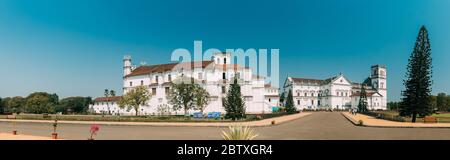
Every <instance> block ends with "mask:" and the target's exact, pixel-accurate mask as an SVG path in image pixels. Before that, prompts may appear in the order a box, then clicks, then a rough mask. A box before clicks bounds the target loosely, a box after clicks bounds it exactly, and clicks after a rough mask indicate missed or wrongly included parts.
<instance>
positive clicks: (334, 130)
mask: <svg viewBox="0 0 450 160" xmlns="http://www.w3.org/2000/svg"><path fill="white" fill-rule="evenodd" d="M17 128H18V131H19V133H22V134H30V135H38V136H50V133H51V131H52V126H51V124H40V123H19V124H18V125H17ZM222 129H225V128H219V127H150V126H105V125H103V126H101V129H100V132H99V134H98V136H97V139H169V140H173V139H221V137H220V133H221V130H222ZM10 130H11V124H10V123H6V122H1V123H0V132H9V131H10ZM255 130H256V132H257V133H258V134H259V136H258V139H283V140H284V139H319V140H326V139H332V140H341V139H344V140H353V139H401V140H405V139H450V129H439V128H371V127H358V126H354V125H353V124H351V123H350V122H349V121H347V119H345V118H344V117H343V116H342V115H340V113H337V112H333V113H330V112H320V113H313V114H312V115H309V116H306V117H303V118H300V119H297V120H294V121H291V122H287V123H284V124H281V125H277V126H271V127H257V128H255ZM58 133H59V134H60V136H61V137H62V138H65V139H86V138H87V137H88V136H89V125H75V124H60V126H59V127H58Z"/></svg>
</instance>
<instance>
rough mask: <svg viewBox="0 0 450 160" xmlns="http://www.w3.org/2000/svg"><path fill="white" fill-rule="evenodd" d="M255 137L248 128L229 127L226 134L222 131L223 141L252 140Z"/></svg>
mask: <svg viewBox="0 0 450 160" xmlns="http://www.w3.org/2000/svg"><path fill="white" fill-rule="evenodd" d="M257 136H258V135H257V134H255V133H254V132H253V129H251V128H250V127H248V126H245V127H243V126H230V127H229V130H228V131H227V132H225V131H222V138H223V139H224V140H252V139H254V138H255V137H257Z"/></svg>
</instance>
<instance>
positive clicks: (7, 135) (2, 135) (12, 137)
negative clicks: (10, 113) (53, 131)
mask: <svg viewBox="0 0 450 160" xmlns="http://www.w3.org/2000/svg"><path fill="white" fill-rule="evenodd" d="M0 140H53V139H52V138H51V137H41V136H31V135H21V134H18V135H13V134H12V133H0Z"/></svg>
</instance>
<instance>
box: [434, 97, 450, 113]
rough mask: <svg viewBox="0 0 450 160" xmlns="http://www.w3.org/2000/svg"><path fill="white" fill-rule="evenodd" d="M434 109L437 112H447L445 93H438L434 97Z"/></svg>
mask: <svg viewBox="0 0 450 160" xmlns="http://www.w3.org/2000/svg"><path fill="white" fill-rule="evenodd" d="M436 107H437V108H438V110H439V111H447V110H448V104H447V95H446V94H445V93H439V94H438V95H437V97H436Z"/></svg>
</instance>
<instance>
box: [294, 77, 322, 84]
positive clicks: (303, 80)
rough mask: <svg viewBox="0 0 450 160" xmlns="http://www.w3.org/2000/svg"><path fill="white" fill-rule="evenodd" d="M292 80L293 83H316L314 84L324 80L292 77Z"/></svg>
mask: <svg viewBox="0 0 450 160" xmlns="http://www.w3.org/2000/svg"><path fill="white" fill-rule="evenodd" d="M292 81H294V83H316V84H321V83H322V82H324V81H323V80H319V79H307V78H292Z"/></svg>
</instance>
